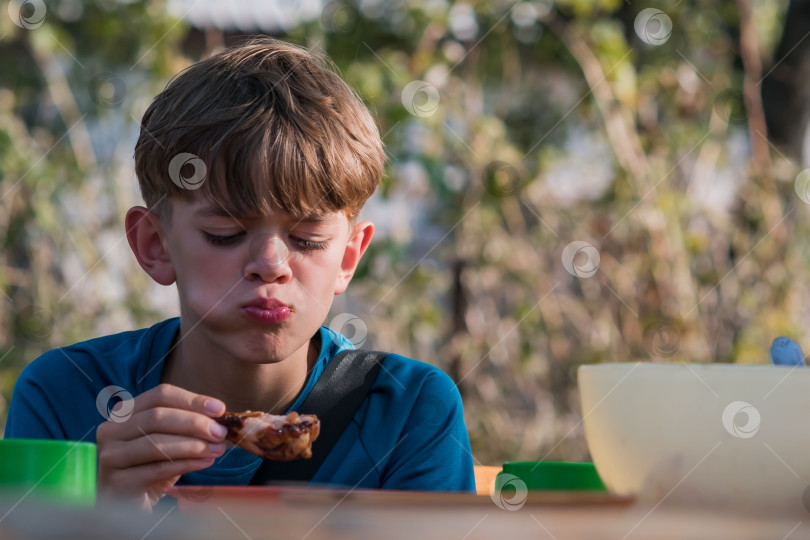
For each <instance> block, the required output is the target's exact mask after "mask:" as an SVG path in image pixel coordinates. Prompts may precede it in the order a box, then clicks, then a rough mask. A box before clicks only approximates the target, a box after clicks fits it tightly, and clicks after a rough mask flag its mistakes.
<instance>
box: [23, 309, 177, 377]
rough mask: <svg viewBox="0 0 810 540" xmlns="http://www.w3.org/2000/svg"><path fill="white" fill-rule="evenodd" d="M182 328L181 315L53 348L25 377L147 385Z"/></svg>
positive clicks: (40, 358) (158, 372) (35, 362)
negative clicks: (146, 325) (135, 328)
mask: <svg viewBox="0 0 810 540" xmlns="http://www.w3.org/2000/svg"><path fill="white" fill-rule="evenodd" d="M179 327H180V320H179V319H178V318H173V319H167V320H165V321H162V322H160V323H157V324H155V325H153V326H151V327H148V328H142V329H140V330H130V331H126V332H120V333H117V334H110V335H106V336H100V337H96V338H92V339H88V340H86V341H80V342H77V343H74V344H72V345H67V346H65V347H59V348H56V349H52V350H50V351H48V352H46V353H44V354H42V355H40V356H39V357H38V358H36V359H35V360H34V361H33V362H31V363H30V364H28V366H26V368H25V369H24V370H23V372H22V374H21V375H20V379H21V380H34V381H36V382H37V383H39V384H40V385H41V384H45V383H46V382H47V381H49V380H50V381H53V382H55V383H64V382H67V381H70V380H71V379H73V378H85V379H87V380H88V381H93V382H107V381H109V382H112V381H114V382H115V384H119V385H122V386H123V385H125V384H127V383H129V384H131V385H133V387H132V388H129V389H128V390H129V391H137V390H138V389H137V388H135V387H134V386H135V385H137V386H141V385H143V384H146V383H147V382H148V381H147V379H148V378H149V375H150V374H152V373H153V372H157V375H158V376H159V374H160V371H161V370H160V369H156V368H157V365H158V364H160V363H161V362H162V361H163V359H164V357H165V355H166V353H167V352H168V350H169V347H170V346H171V343H172V341H173V339H174V336H175V334H176V332H177V331H178V329H179Z"/></svg>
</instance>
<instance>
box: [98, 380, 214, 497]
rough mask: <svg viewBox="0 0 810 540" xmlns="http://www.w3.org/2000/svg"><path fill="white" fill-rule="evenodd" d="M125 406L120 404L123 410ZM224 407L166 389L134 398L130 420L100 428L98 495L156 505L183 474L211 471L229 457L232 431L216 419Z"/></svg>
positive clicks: (210, 399) (202, 398) (108, 423)
mask: <svg viewBox="0 0 810 540" xmlns="http://www.w3.org/2000/svg"><path fill="white" fill-rule="evenodd" d="M119 406H120V405H119ZM224 412H225V404H224V403H222V402H221V401H219V400H218V399H214V398H211V397H207V396H203V395H200V394H194V393H192V392H189V391H187V390H184V389H182V388H179V387H177V386H172V385H169V384H161V385H160V386H157V387H155V388H153V389H151V390H149V391H148V392H144V393H143V394H140V395H139V396H137V397H136V398H135V399H134V409H133V411H132V415H131V416H130V417H129V418H127V419H126V420H125V421H123V422H122V421H114V420H108V421H107V422H104V423H103V424H101V425H100V426H99V427H98V430H97V432H96V439H97V443H98V464H99V465H98V490H99V494H108V495H112V496H114V497H116V498H119V499H120V498H125V499H136V500H137V501H138V502H139V503H141V505H142V507H143V508H144V509H148V510H151V508H152V506H154V505H155V503H157V502H158V500H160V498H161V497H163V495H165V494H166V490H167V489H168V488H170V487H171V486H173V485H174V483H175V482H177V480H178V478H180V475H182V474H185V473H188V472H192V471H197V470H200V469H204V468H206V467H209V466H210V465H211V464H212V463H214V459H215V458H217V457H219V456H221V455H222V454H223V453H224V452H225V444H224V440H225V435H226V434H227V432H228V430H227V429H226V428H225V427H224V426H222V425H220V424H218V423H217V422H215V421H214V420H212V418H214V417H217V416H221V415H222V414H223V413H224Z"/></svg>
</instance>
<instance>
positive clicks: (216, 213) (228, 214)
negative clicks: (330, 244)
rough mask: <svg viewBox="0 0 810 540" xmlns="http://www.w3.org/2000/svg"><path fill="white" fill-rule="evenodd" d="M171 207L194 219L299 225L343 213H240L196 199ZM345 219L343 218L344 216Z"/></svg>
mask: <svg viewBox="0 0 810 540" xmlns="http://www.w3.org/2000/svg"><path fill="white" fill-rule="evenodd" d="M172 204H173V205H183V206H186V207H187V208H186V210H187V211H189V212H191V213H192V214H193V215H194V216H195V217H199V218H215V217H221V218H231V219H239V220H251V219H261V218H263V217H276V218H282V219H288V220H292V221H296V222H301V223H322V222H331V221H334V220H336V219H338V220H339V218H340V217H341V216H344V214H343V212H340V211H333V212H309V213H304V214H297V213H296V214H293V213H291V212H289V211H287V210H285V209H283V208H278V207H276V208H272V209H271V210H270V212H269V213H267V214H263V213H259V212H250V213H245V212H240V211H238V210H237V209H235V208H233V207H231V206H229V205H227V204H225V203H222V202H218V201H210V200H205V199H197V200H194V201H190V202H185V201H179V200H172ZM344 217H345V216H344Z"/></svg>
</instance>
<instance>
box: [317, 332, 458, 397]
mask: <svg viewBox="0 0 810 540" xmlns="http://www.w3.org/2000/svg"><path fill="white" fill-rule="evenodd" d="M321 337H322V339H324V340H325V341H326V342H327V343H326V347H327V348H328V349H329V350H328V353H327V354H328V356H329V357H334V355H336V354H337V353H339V352H341V351H344V350H347V349H354V348H355V346H354V345H353V344H352V342H351V341H350V340H349V339H348V338H346V336H344V335H343V334H341V333H338V332H335V331H334V330H333V329H331V328H329V327H328V326H322V327H321ZM380 386H385V387H386V388H387V389H388V390H390V391H391V392H393V393H394V394H410V395H418V394H419V393H422V392H425V391H429V392H436V393H447V392H450V391H455V390H456V385H455V383H454V382H453V380H452V379H451V378H450V377H449V376H448V375H447V374H446V373H445V372H444V371H442V370H441V369H440V368H438V367H436V366H434V365H432V364H428V363H426V362H422V361H420V360H415V359H413V358H408V357H407V356H402V355H400V354H397V353H393V352H386V356H385V359H384V360H383V363H382V368H381V369H380V372H379V375H378V376H377V380H376V383H375V387H377V389H378V390H379V387H380Z"/></svg>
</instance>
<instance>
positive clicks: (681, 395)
mask: <svg viewBox="0 0 810 540" xmlns="http://www.w3.org/2000/svg"><path fill="white" fill-rule="evenodd" d="M578 378H579V390H580V395H581V399H582V414H583V418H584V424H585V437H586V440H587V442H588V447H589V449H590V452H591V456H592V458H593V461H594V463H595V464H596V468H597V470H598V471H599V475H600V476H601V477H602V480H603V481H604V483H605V485H606V486H607V488H608V489H609V490H610V491H612V492H614V493H618V494H623V495H634V496H636V497H638V498H639V499H640V500H641V501H643V502H646V503H654V504H659V503H664V502H666V503H681V504H687V505H701V506H707V505H717V506H721V507H735V508H750V509H759V510H785V511H790V512H793V511H798V512H802V513H803V515H804V516H806V513H804V512H805V509H807V511H810V489H809V488H808V486H810V368H791V367H783V366H770V365H733V364H708V365H707V364H647V363H626V364H600V365H589V366H581V367H580V368H579V371H578Z"/></svg>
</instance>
